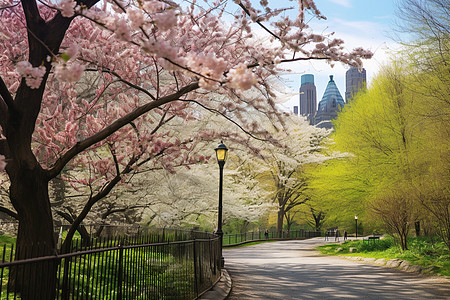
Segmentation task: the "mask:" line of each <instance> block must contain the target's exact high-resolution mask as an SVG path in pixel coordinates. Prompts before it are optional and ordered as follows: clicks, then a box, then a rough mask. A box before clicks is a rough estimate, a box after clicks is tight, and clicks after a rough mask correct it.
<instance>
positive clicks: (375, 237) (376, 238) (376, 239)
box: [363, 235, 380, 244]
mask: <svg viewBox="0 0 450 300" xmlns="http://www.w3.org/2000/svg"><path fill="white" fill-rule="evenodd" d="M379 240H380V236H379V235H372V236H368V237H365V238H363V243H364V242H365V241H367V243H369V244H370V241H372V242H373V243H375V242H376V241H379Z"/></svg>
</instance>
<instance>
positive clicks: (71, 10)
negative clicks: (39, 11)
mask: <svg viewBox="0 0 450 300" xmlns="http://www.w3.org/2000/svg"><path fill="white" fill-rule="evenodd" d="M76 6H77V3H76V2H75V1H73V0H61V1H60V2H59V4H58V8H59V10H60V11H61V15H62V16H63V17H66V18H70V17H72V16H73V15H74V14H75V7H76Z"/></svg>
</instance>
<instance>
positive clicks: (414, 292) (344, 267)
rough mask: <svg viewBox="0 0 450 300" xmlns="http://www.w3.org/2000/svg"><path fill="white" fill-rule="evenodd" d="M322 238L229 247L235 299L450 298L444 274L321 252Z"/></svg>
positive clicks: (228, 266)
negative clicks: (410, 270)
mask: <svg viewBox="0 0 450 300" xmlns="http://www.w3.org/2000/svg"><path fill="white" fill-rule="evenodd" d="M323 243H324V241H323V238H315V239H310V240H303V241H295V240H293V241H280V242H271V243H263V244H258V245H253V246H247V247H240V248H234V249H224V251H223V256H224V258H225V268H226V270H227V271H228V272H229V274H230V276H231V279H232V281H233V289H232V291H231V294H230V297H229V298H228V299H230V300H236V299H277V300H278V299H283V300H284V299H396V300H399V299H408V300H411V299H450V281H449V280H448V279H444V278H436V277H424V276H420V275H417V274H411V273H406V272H403V271H399V270H395V269H389V268H385V267H380V266H373V265H367V264H362V263H359V262H355V261H350V260H346V259H342V258H338V257H330V256H321V255H319V253H318V252H317V251H315V250H313V248H314V247H315V246H317V245H319V244H323Z"/></svg>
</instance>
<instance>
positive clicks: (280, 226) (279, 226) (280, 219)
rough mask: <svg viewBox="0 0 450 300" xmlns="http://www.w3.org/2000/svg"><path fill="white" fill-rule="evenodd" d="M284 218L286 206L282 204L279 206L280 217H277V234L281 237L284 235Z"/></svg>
mask: <svg viewBox="0 0 450 300" xmlns="http://www.w3.org/2000/svg"><path fill="white" fill-rule="evenodd" d="M283 219H284V207H283V206H280V207H279V208H278V217H277V234H278V237H279V238H282V237H283Z"/></svg>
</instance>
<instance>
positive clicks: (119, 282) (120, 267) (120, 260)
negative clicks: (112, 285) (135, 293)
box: [117, 245, 123, 300]
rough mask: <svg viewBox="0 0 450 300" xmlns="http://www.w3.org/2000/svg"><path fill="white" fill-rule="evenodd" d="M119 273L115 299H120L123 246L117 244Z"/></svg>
mask: <svg viewBox="0 0 450 300" xmlns="http://www.w3.org/2000/svg"><path fill="white" fill-rule="evenodd" d="M118 272H119V274H118V275H117V300H121V299H122V282H123V246H122V245H119V270H118Z"/></svg>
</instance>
